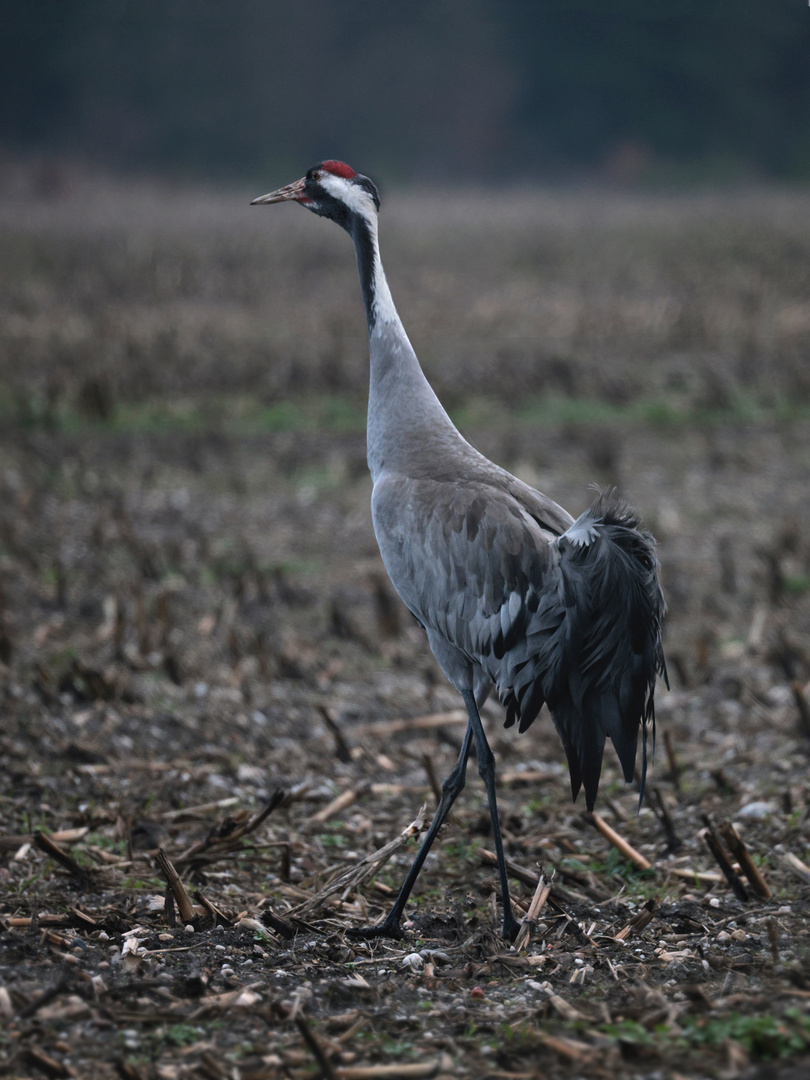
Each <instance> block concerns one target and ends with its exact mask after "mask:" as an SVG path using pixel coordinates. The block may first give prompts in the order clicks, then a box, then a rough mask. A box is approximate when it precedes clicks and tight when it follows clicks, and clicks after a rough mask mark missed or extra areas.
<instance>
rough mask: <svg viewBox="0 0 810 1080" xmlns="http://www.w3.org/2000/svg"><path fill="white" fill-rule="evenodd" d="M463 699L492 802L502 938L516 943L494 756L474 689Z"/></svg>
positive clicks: (467, 691)
mask: <svg viewBox="0 0 810 1080" xmlns="http://www.w3.org/2000/svg"><path fill="white" fill-rule="evenodd" d="M461 696H462V697H463V698H464V704H465V705H466V706H467V715H468V716H469V718H470V724H469V727H468V728H467V730H468V731H469V730H470V728H472V731H473V734H474V735H475V753H476V756H477V757H478V772H479V773H480V775H481V779H482V780H483V781H484V785H485V787H486V789H487V801H488V803H489V816H490V818H491V819H492V839H493V842H494V844H495V854H496V855H497V857H498V874H499V876H500V879H501V895H502V897H503V936H504V937H505V938H506V939H507V941H514V940H515V938H516V937H517V933H518V930H519V929H520V923H519V922H518V921H517V919H516V918H515V916H514V915H513V914H512V901H511V899H510V897H509V882H508V881H507V879H506V860H505V859H504V856H503V840H502V839H501V823H500V820H499V819H498V802H497V799H496V798H495V755H494V754H493V753H492V750H491V749H490V746H489V743H488V742H487V737H486V735H485V734H484V725H483V724H482V723H481V717H480V716H479V715H478V706H477V705H476V704H475V695H474V694H473V692H472V690H462V691H461Z"/></svg>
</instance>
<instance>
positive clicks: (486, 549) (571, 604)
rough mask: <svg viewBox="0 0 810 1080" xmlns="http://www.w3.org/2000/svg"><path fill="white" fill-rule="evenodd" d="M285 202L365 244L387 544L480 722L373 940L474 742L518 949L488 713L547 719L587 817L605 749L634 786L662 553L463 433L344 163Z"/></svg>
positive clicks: (412, 606)
mask: <svg viewBox="0 0 810 1080" xmlns="http://www.w3.org/2000/svg"><path fill="white" fill-rule="evenodd" d="M288 199H293V200H295V201H298V202H301V203H302V204H303V205H305V206H307V208H308V209H311V210H313V211H314V212H315V213H317V214H319V215H321V216H325V217H330V218H332V219H333V220H335V221H337V222H338V224H340V225H342V226H343V227H344V228H345V229H346V230H347V231H348V232H349V233H350V234H351V235H352V237H353V239H354V242H355V251H356V254H357V262H358V269H359V273H360V281H361V286H362V291H363V298H364V301H365V305H366V314H367V318H368V324H369V346H370V357H371V377H370V390H369V411H368V463H369V468H370V470H371V475H372V479H373V482H374V488H373V494H372V503H371V509H372V518H373V522H374V531H375V534H376V537H377V542H378V544H379V548H380V553H381V555H382V558H383V562H384V563H385V567H386V570H387V571H388V574H389V576H390V578H391V581H392V582H393V584H394V587H395V588H396V590H397V592H398V593H399V595H400V597H401V598H402V600H403V601H404V602H405V604H406V605H407V607H408V608H409V610H410V611H411V612H412V613H413V615H414V616H415V618H416V619H417V620H418V621H419V623H420V624H421V625H422V626H423V627H424V629H425V632H426V634H427V638H428V641H429V643H430V647H431V649H432V650H433V653H434V654H435V656H436V659H437V660H438V662H439V664H440V665H441V667H442V669H443V670H444V672H445V674H446V675H447V677H448V679H449V680H450V682H451V683H452V684H453V685H454V686H455V687H456V688H457V689H458V690H459V692H460V693H461V694H462V696H463V698H464V701H465V704H466V705H467V709H468V714H469V718H470V723H469V725H468V729H467V733H466V734H465V739H464V744H463V746H462V751H461V754H460V756H459V761H458V764H457V766H456V768H455V769H454V770H453V773H451V775H450V777H448V779H447V780H446V781H445V785H444V788H443V792H444V794H443V797H442V801H441V803H440V805H439V808H438V810H437V813H436V816H435V818H434V820H433V823H432V824H431V829H430V831H429V833H428V835H427V837H426V839H425V842H424V844H423V847H422V849H421V850H420V852H419V855H418V856H417V859H416V861H415V863H414V866H413V867H412V869H411V872H410V874H409V875H408V878H407V879H406V882H405V884H404V885H403V888H402V890H401V892H400V895H399V897H398V899H397V902H396V904H395V905H394V909H393V911H392V913H391V915H389V917H388V919H387V920H385V922H384V923H383V924H381V926H380V927H373V928H367V930H366V931H365V933H367V934H372V933H388V934H394V933H397V932H398V926H399V920H400V918H401V915H402V910H403V909H404V905H405V902H406V900H407V897H408V895H409V893H410V890H411V888H412V886H413V883H414V881H415V879H416V876H417V875H418V872H419V868H420V867H421V864H422V862H423V860H424V857H425V855H426V854H427V850H428V849H429V847H430V844H431V843H432V840H433V837H434V836H435V835H436V832H437V831H438V828H439V826H440V825H441V823H442V822H443V821H444V819H445V817H446V815H447V812H448V811H449V808H450V806H451V805H452V803H453V801H454V799H455V798H456V796H457V795H458V793H459V791H460V790H461V788H462V787H463V786H464V780H465V772H466V763H467V756H468V754H469V750H470V746H471V743H472V740H473V739H474V740H475V742H476V747H477V751H478V765H479V771H480V772H481V774H482V776H483V777H484V780H485V783H486V785H487V795H488V799H489V805H490V811H491V814H492V824H493V834H494V839H495V844H496V851H497V853H498V858H499V873H500V878H501V888H502V893H503V896H504V933H505V935H506V936H507V937H514V934H515V932H516V928H517V923H516V921H515V920H514V918H513V916H512V914H511V908H510V905H509V898H508V888H507V884H506V871H505V864H504V859H503V851H502V844H501V839H500V826H499V824H498V819H497V809H496V798H495V787H494V763H493V761H492V754H491V751H490V749H489V746H488V745H487V742H486V738H485V735H484V732H483V727H482V725H481V721H480V717H479V715H478V709H479V708H480V706H481V705H482V704H483V702H484V701H485V700H486V698H487V696H488V695H489V694H490V692H491V691H492V689H493V688H495V689H496V690H497V693H498V695H499V697H500V699H501V701H502V702H503V704H504V706H505V707H506V725H507V726H511V725H512V724H515V723H517V724H518V726H519V730H520V731H521V732H523V731H525V730H526V728H527V727H529V725H530V724H531V723H532V722H533V721H534V720H535V719H536V717H537V715H538V712H539V711H540V709H541V707H542V706H543V704H547V705H548V707H549V709H550V711H551V715H552V718H553V721H554V724H555V727H556V729H557V732H558V733H559V736H560V739H561V740H562V743H563V747H564V748H565V752H566V756H567V759H568V765H569V770H570V774H571V789H572V793H573V796H574V797H575V798H576V795H577V793H578V791H579V789H580V787H581V786H584V788H585V798H586V803H587V806H588V808H589V809H591V808H592V807H593V805H594V800H595V798H596V793H597V788H598V784H599V776H600V772H601V766H602V755H603V751H604V746H605V740H606V738H607V737H610V739H611V741H612V742H613V745H614V747H615V749H616V752H617V755H618V757H619V760H620V762H621V765H622V770H623V773H624V776H625V779H626V780H628V781H630V780H632V778H633V772H634V765H635V759H636V750H637V743H638V735H639V730H640V729H646V726H647V724H648V723H654V689H655V682H656V677H657V675H659V674H664V659H663V652H662V648H661V619H662V617H663V613H664V602H663V597H662V595H661V591H660V588H659V586H658V579H657V561H656V556H655V546H654V541H653V540H652V537H651V536H650V535H649V534H648V533H645V532H643V531H641V530H640V529H639V525H638V521H637V519H636V517H635V515H634V514H633V512H632V511H631V510H630V509H629V508H628V507H627V506H626V505H625V504H624V503H623V502H622V501H621V500H619V499H617V498H616V497H615V496H614V495H612V494H605V493H603V494H601V495H600V496H599V497H598V498H597V499H596V500H595V501H594V503H593V504H592V506H591V507H590V508H589V509H588V510H586V511H585V513H583V514H582V515H581V516H580V517H579V518H578V519H577V520H576V521H574V519H573V518H572V517H571V515H570V514H569V513H568V512H567V511H565V510H564V509H563V508H562V507H560V506H558V505H557V503H555V502H553V501H552V500H551V499H549V498H547V496H545V495H542V494H541V493H540V492H538V491H535V490H533V489H532V488H531V487H529V486H528V485H527V484H524V483H523V482H522V481H520V480H518V479H517V478H516V477H514V476H512V475H511V474H510V473H508V472H506V471H505V470H504V469H501V468H499V467H498V466H497V465H495V464H493V463H492V462H491V461H488V460H487V459H486V458H485V457H483V455H481V454H480V453H478V451H477V450H475V449H474V448H473V447H472V446H470V444H469V443H468V442H467V441H466V440H465V439H464V438H463V437H462V435H461V434H460V433H459V432H458V431H457V430H456V428H455V427H454V425H453V423H452V422H451V420H450V418H449V416H448V415H447V413H446V412H445V410H444V409H443V407H442V405H441V404H440V402H439V401H438V399H437V397H436V395H435V394H434V392H433V390H432V389H431V387H430V385H429V384H428V382H427V379H426V378H425V376H424V374H423V372H422V369H421V367H420V366H419V362H418V360H417V358H416V354H415V353H414V351H413V348H412V347H411V344H410V342H409V340H408V337H407V335H406V333H405V330H404V328H403V326H402V323H401V321H400V319H399V316H398V314H397V312H396V309H395V307H394V304H393V301H392V299H391V294H390V292H389V290H388V285H387V282H386V280H385V274H384V272H383V269H382V263H381V261H380V255H379V247H378V242H377V210H378V208H379V199H378V197H377V193H376V189H375V188H374V186H373V184H371V181H369V180H368V179H367V178H366V177H362V176H359V175H358V174H356V173H354V171H353V170H351V169H350V168H349V167H348V166H345V165H343V164H342V163H339V162H323V163H321V164H320V165H318V166H315V167H314V168H313V169H311V170H310V171H309V172H308V173H307V175H306V177H304V178H303V179H302V180H300V181H298V182H297V183H296V184H292V185H289V187H287V188H282V189H280V190H279V191H277V192H273V193H272V194H271V195H267V196H264V197H262V198H261V199H258V200H256V202H281V201H286V200H288ZM645 765H646V754H645V758H644V766H645ZM644 766H643V767H642V789H643V772H644Z"/></svg>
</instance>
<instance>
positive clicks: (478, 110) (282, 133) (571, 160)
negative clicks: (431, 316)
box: [0, 0, 810, 185]
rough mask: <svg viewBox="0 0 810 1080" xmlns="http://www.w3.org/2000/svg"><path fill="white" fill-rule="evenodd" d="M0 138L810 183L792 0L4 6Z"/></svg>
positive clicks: (209, 164)
mask: <svg viewBox="0 0 810 1080" xmlns="http://www.w3.org/2000/svg"><path fill="white" fill-rule="evenodd" d="M0 22H1V23H2V35H1V36H0V144H2V145H3V146H4V148H5V151H6V152H7V153H8V152H14V153H16V152H25V153H30V152H34V151H35V152H39V153H42V154H47V155H51V156H54V155H60V154H61V155H65V156H68V157H70V158H74V159H75V158H79V159H81V160H84V161H86V162H92V163H94V164H96V165H99V166H102V165H103V166H105V167H107V168H114V169H117V170H119V171H123V172H126V173H127V174H128V175H131V174H132V173H133V172H138V173H142V172H144V171H151V172H155V173H169V174H173V175H175V176H177V175H180V176H184V177H189V178H196V177H205V178H209V179H210V178H212V177H213V178H216V179H222V178H230V179H233V178H234V177H237V178H240V179H244V178H245V177H250V178H254V177H265V176H269V175H272V176H275V175H276V174H283V173H285V172H287V171H289V172H290V173H296V170H298V171H300V170H301V167H302V163H305V162H306V163H309V162H314V161H316V160H321V159H322V158H324V157H327V156H333V155H340V156H342V157H346V158H348V159H350V160H352V161H355V160H356V161H358V162H359V163H360V164H361V166H362V168H363V169H364V170H365V171H367V172H371V173H375V174H377V175H381V176H383V178H384V179H385V180H386V181H388V182H390V183H394V182H397V183H405V182H411V183H413V182H425V181H427V180H430V181H433V180H436V179H442V180H444V181H446V182H452V183H453V184H459V183H461V184H465V185H466V184H469V183H471V182H475V181H480V182H483V181H491V180H493V179H494V180H498V181H500V182H508V183H512V184H514V183H532V182H536V181H537V180H538V179H543V178H545V179H547V178H549V177H560V176H570V175H572V174H573V175H586V176H593V175H598V176H603V177H606V178H608V179H612V180H617V181H625V182H627V181H633V180H637V179H640V178H645V179H648V180H652V179H658V180H666V181H669V182H674V181H678V180H680V181H685V180H687V179H692V180H694V179H710V180H713V179H720V180H728V179H735V178H736V179H739V178H741V177H780V178H788V179H806V178H807V177H808V176H810V62H808V56H810V18H809V17H808V12H807V7H806V5H802V4H801V3H800V2H799V0H772V2H771V3H768V4H763V3H761V2H758V0H734V2H732V0H710V2H708V3H701V2H700V0H674V2H673V3H670V4H666V5H650V4H649V3H645V2H644V0H619V2H610V0H552V2H549V3H542V4H537V3H532V2H531V0H440V2H436V3H425V2H421V0H416V2H413V0H407V2H404V0H391V2H387V3H372V2H370V0H344V2H341V3H334V2H331V0H308V2H307V3H305V4H284V3H279V2H277V0H234V2H233V3H223V2H220V0H142V2H140V3H133V2H130V0H39V2H37V3H36V4H30V3H25V2H22V0H4V3H3V4H2V7H0Z"/></svg>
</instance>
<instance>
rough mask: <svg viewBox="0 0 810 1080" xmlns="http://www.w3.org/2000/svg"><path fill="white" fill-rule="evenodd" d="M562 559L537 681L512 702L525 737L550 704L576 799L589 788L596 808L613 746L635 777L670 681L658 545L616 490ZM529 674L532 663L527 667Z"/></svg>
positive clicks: (575, 534) (517, 691) (547, 607)
mask: <svg viewBox="0 0 810 1080" xmlns="http://www.w3.org/2000/svg"><path fill="white" fill-rule="evenodd" d="M555 545H556V547H557V550H558V554H559V557H558V560H557V565H556V573H555V572H554V571H552V573H554V578H553V580H552V581H550V582H549V588H548V589H547V590H546V592H545V595H544V597H543V600H542V602H541V605H540V609H539V610H538V612H537V616H536V618H537V623H536V624H535V630H534V634H533V637H534V638H535V645H534V647H533V648H532V652H533V653H534V656H535V657H536V660H535V665H532V667H533V670H532V674H531V676H530V677H529V676H528V673H524V674H523V676H522V678H520V677H519V679H518V682H519V683H520V684H521V685H513V688H512V691H511V693H510V694H509V695H507V698H506V699H505V703H506V704H507V709H508V711H509V715H510V717H511V718H512V719H518V718H519V719H520V729H521V731H522V730H525V728H526V727H528V726H529V724H530V723H531V722H532V721H533V720H534V719H535V717H536V715H537V712H538V710H539V708H540V706H541V705H542V704H543V700H545V701H546V702H547V704H548V707H549V709H550V711H551V715H552V718H553V720H554V725H555V727H556V728H557V732H558V733H559V736H560V739H561V740H562V743H563V746H564V748H565V753H566V756H567V758H568V766H569V770H570V773H571V792H572V794H573V796H574V798H576V797H577V794H578V793H579V789H580V787H583V786H584V788H585V800H586V803H587V806H588V809H589V810H591V809H593V805H594V801H595V799H596V792H597V789H598V787H599V777H600V774H601V771H602V755H603V752H604V747H605V739H606V737H607V736H610V739H611V741H612V743H613V745H614V747H615V748H616V753H617V755H618V758H619V761H620V762H621V766H622V770H623V772H624V777H625V779H626V780H627V781H631V780H632V779H633V774H634V769H635V761H636V750H637V746H638V734H639V729H641V730H642V731H643V733H644V739H645V746H644V754H643V760H642V782H641V791H642V795H643V791H644V779H645V773H646V761H647V755H646V735H647V728H648V726H650V727H651V728H652V731H653V738H654V737H655V706H654V692H655V682H656V678H657V676H658V675H663V676H664V678H665V679H666V666H665V663H664V654H663V650H662V646H661V620H662V619H663V616H664V612H665V610H666V605H665V603H664V598H663V595H662V593H661V589H660V586H659V584H658V560H657V559H656V555H655V541H654V540H653V538H652V536H650V534H649V533H647V532H644V531H643V530H642V529H640V527H639V521H638V518H637V517H636V515H635V513H634V512H633V511H632V510H631V509H630V508H629V507H628V506H627V504H626V503H625V502H623V501H622V500H621V499H619V498H617V496H616V495H615V493H614V492H602V493H601V494H600V495H599V496H598V497H597V499H596V500H595V501H594V503H593V505H592V506H590V507H589V509H588V510H586V511H585V513H584V514H582V515H581V516H580V517H579V518H578V519H577V520H576V521H575V522H574V524H573V525H572V526H571V527H570V528H569V529H568V530H567V531H566V532H565V533H564V534H563V535H562V536H560V537H559V539H558V540H556V541H555ZM527 666H528V665H527Z"/></svg>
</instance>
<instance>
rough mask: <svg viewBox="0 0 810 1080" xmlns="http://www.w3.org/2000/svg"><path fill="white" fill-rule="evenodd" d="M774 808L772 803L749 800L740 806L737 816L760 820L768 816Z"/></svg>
mask: <svg viewBox="0 0 810 1080" xmlns="http://www.w3.org/2000/svg"><path fill="white" fill-rule="evenodd" d="M775 809H776V807H775V806H774V805H773V803H769V802H750V803H747V804H746V805H745V806H742V807H740V809H739V810H738V811H737V817H741V818H748V819H750V820H751V821H762V820H763V819H764V818H767V817H770V816H771V814H772V813H773V812H774V811H775Z"/></svg>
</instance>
